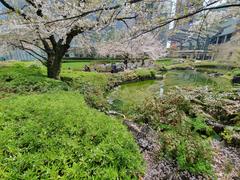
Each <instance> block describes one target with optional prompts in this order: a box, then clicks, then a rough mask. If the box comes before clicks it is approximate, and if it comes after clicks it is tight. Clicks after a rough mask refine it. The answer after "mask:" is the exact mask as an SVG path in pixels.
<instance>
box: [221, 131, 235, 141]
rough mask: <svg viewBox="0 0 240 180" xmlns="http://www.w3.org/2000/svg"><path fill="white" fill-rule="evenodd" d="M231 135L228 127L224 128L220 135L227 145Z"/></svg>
mask: <svg viewBox="0 0 240 180" xmlns="http://www.w3.org/2000/svg"><path fill="white" fill-rule="evenodd" d="M233 134H234V130H233V128H230V127H227V128H225V129H224V131H223V132H222V133H221V135H222V137H223V139H224V140H226V142H227V143H229V144H230V143H231V142H232V137H233Z"/></svg>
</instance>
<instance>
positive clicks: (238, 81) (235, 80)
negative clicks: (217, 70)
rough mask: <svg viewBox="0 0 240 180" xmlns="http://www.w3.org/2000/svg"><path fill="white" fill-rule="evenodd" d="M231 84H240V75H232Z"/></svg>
mask: <svg viewBox="0 0 240 180" xmlns="http://www.w3.org/2000/svg"><path fill="white" fill-rule="evenodd" d="M232 83H233V84H240V76H234V77H233V79H232Z"/></svg>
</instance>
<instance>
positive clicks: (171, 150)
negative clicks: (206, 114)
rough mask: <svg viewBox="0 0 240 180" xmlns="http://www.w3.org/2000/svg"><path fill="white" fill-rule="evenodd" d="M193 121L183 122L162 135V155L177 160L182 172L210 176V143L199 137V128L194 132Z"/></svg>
mask: <svg viewBox="0 0 240 180" xmlns="http://www.w3.org/2000/svg"><path fill="white" fill-rule="evenodd" d="M191 121H194V120H193V119H192V120H191ZM191 121H189V122H190V123H189V122H188V121H185V122H182V123H181V124H179V125H177V126H175V127H172V129H170V130H167V131H163V132H161V133H160V137H161V145H162V153H164V154H165V157H168V158H172V159H176V161H177V163H178V165H179V167H180V169H182V170H188V171H190V172H192V173H204V174H208V175H210V174H212V167H211V162H212V149H211V144H210V141H209V140H208V139H206V138H202V137H201V136H199V134H198V132H197V131H196V129H197V128H196V129H195V128H194V129H195V130H193V131H192V128H193V124H191ZM201 128H202V127H201Z"/></svg>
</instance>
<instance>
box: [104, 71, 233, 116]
mask: <svg viewBox="0 0 240 180" xmlns="http://www.w3.org/2000/svg"><path fill="white" fill-rule="evenodd" d="M176 86H178V87H184V88H191V89H192V88H196V87H204V86H209V87H212V88H216V89H219V88H226V87H227V88H230V87H231V83H230V81H229V80H227V79H225V78H223V77H217V78H214V77H209V76H208V75H207V74H206V73H202V72H197V71H191V70H187V71H169V72H167V73H166V74H165V78H164V80H162V81H159V80H149V81H142V82H135V83H129V84H124V85H121V86H119V87H117V88H116V89H114V90H113V91H112V92H111V93H110V94H109V96H108V100H109V102H110V104H111V107H112V110H115V111H118V112H121V113H124V114H129V115H131V114H134V113H135V110H136V108H137V106H138V105H141V104H142V103H144V102H145V100H146V99H147V98H149V97H151V96H155V95H158V96H162V95H163V94H164V93H165V92H167V91H169V90H170V89H172V88H174V87H176Z"/></svg>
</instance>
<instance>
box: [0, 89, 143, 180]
mask: <svg viewBox="0 0 240 180" xmlns="http://www.w3.org/2000/svg"><path fill="white" fill-rule="evenodd" d="M0 112H1V113H0V141H1V143H0V169H1V170H0V179H137V178H138V175H140V174H141V173H142V172H143V162H142V157H141V155H140V152H139V151H138V147H137V145H136V144H135V142H134V139H133V137H132V136H131V135H130V133H128V132H127V129H126V128H125V127H124V126H123V125H122V124H121V123H120V122H118V121H115V120H114V119H111V118H109V117H107V116H106V115H104V114H103V113H99V112H98V111H97V110H94V109H90V108H88V107H87V105H86V104H85V102H84V100H83V96H82V95H80V94H76V93H73V92H52V93H48V94H42V95H28V96H18V97H14V98H6V99H3V100H1V101H0Z"/></svg>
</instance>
